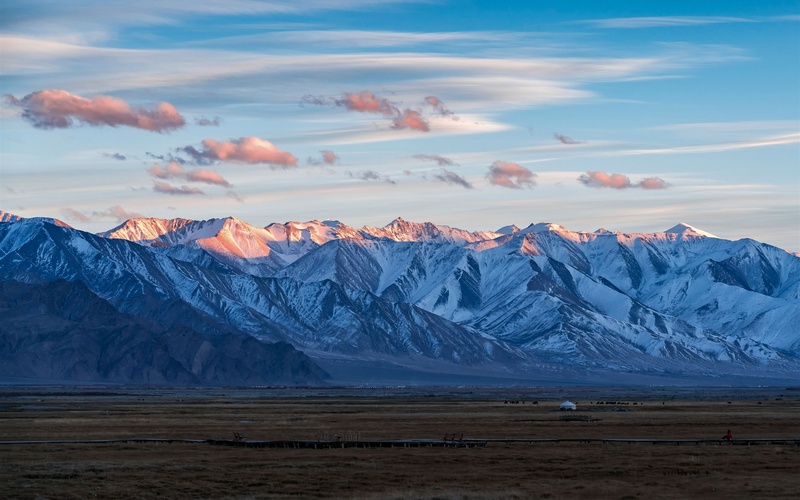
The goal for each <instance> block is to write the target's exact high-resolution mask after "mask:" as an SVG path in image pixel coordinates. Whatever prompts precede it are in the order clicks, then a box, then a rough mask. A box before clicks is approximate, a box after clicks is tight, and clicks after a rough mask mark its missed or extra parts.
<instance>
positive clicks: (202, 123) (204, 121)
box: [194, 116, 221, 127]
mask: <svg viewBox="0 0 800 500" xmlns="http://www.w3.org/2000/svg"><path fill="white" fill-rule="evenodd" d="M220 123H221V121H220V119H219V116H215V117H214V118H208V117H205V116H198V117H195V119H194V124H195V125H197V126H198V127H219V124H220Z"/></svg>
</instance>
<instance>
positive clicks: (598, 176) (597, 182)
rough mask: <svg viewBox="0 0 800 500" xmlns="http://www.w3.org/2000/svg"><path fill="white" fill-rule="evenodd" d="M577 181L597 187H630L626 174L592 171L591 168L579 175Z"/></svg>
mask: <svg viewBox="0 0 800 500" xmlns="http://www.w3.org/2000/svg"><path fill="white" fill-rule="evenodd" d="M578 181H580V182H581V183H583V184H585V185H587V186H589V187H597V188H604V187H607V188H614V189H625V188H629V187H631V180H630V178H628V176H627V175H622V174H607V173H605V172H592V171H591V170H589V171H588V172H586V173H585V174H583V175H581V176H580V177H579V178H578Z"/></svg>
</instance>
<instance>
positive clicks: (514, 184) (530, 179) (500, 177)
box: [486, 160, 537, 189]
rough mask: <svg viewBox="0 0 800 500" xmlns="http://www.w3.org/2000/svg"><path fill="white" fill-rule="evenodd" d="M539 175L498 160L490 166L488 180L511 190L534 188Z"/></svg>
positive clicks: (514, 164) (512, 163) (511, 163)
mask: <svg viewBox="0 0 800 500" xmlns="http://www.w3.org/2000/svg"><path fill="white" fill-rule="evenodd" d="M536 177H537V175H536V174H534V173H533V172H531V171H530V170H528V169H527V168H525V167H523V166H522V165H519V164H517V163H514V162H510V161H501V160H497V161H496V162H494V163H492V164H491V166H489V173H488V174H486V178H487V179H489V183H490V184H494V185H495V186H503V187H507V188H511V189H522V188H523V187H527V188H532V187H534V186H535V185H536Z"/></svg>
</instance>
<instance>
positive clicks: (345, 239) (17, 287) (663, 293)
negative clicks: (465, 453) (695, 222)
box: [0, 212, 800, 385]
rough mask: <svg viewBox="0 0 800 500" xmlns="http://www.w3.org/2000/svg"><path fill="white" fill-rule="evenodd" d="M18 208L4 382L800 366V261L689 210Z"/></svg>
mask: <svg viewBox="0 0 800 500" xmlns="http://www.w3.org/2000/svg"><path fill="white" fill-rule="evenodd" d="M0 221H2V223H0V284H1V285H2V290H3V300H2V301H1V302H0V317H2V318H3V321H2V323H3V326H2V327H1V328H0V336H2V340H1V342H2V344H0V359H3V360H4V363H3V366H4V367H3V369H2V371H0V376H4V377H21V378H28V379H37V378H39V379H45V378H46V379H64V380H98V381H100V380H103V381H120V382H147V383H182V384H183V383H191V384H217V385H230V384H247V385H252V384H260V383H262V384H275V383H280V384H317V383H326V381H327V383H414V382H418V383H422V382H425V383H438V382H442V383H445V382H454V383H461V382H468V381H482V382H487V381H488V382H489V383H492V382H491V381H496V382H497V383H501V382H502V383H536V382H537V381H538V382H541V381H554V382H559V381H560V382H586V383H591V382H598V381H606V382H624V383H629V382H630V383H636V382H637V381H638V382H642V383H649V382H650V381H653V382H655V383H668V382H676V381H677V382H681V383H690V382H693V381H694V382H696V381H705V382H704V383H714V382H715V381H716V382H720V383H724V382H725V381H727V380H734V379H737V380H744V379H747V380H749V381H754V382H755V383H758V382H759V381H764V382H769V381H778V380H796V377H797V375H798V373H800V257H798V256H797V255H793V254H790V253H789V252H786V251H785V250H782V249H779V248H776V247H772V246H770V245H766V244H763V243H759V242H757V241H754V240H750V239H742V240H738V241H729V240H725V239H721V238H717V237H715V236H714V235H712V234H710V233H708V232H705V231H702V230H700V229H697V228H694V227H692V226H690V225H687V224H678V225H676V226H674V227H672V228H670V229H668V230H666V231H664V232H656V233H646V234H638V233H637V234H623V233H618V232H612V231H607V230H603V229H600V230H598V231H595V232H575V231H569V230H567V229H565V228H564V227H562V226H559V225H557V224H548V223H539V224H531V225H530V226H528V227H526V228H519V227H516V226H506V227H503V228H500V229H498V230H497V231H480V232H471V231H466V230H462V229H457V228H452V227H448V226H444V225H436V224H433V223H430V222H424V223H416V222H409V221H405V220H403V219H401V218H398V219H396V220H394V221H392V222H391V223H389V224H388V225H386V226H385V227H380V228H376V227H362V228H353V227H349V226H347V225H345V224H343V223H341V222H339V221H310V222H304V223H298V222H288V223H285V224H270V225H268V226H266V227H263V228H261V227H255V226H252V225H250V224H248V223H246V222H244V221H241V220H238V219H235V218H233V217H228V218H224V219H211V220H205V221H193V220H188V219H170V220H165V219H150V218H138V219H130V220H128V221H126V222H125V223H123V224H121V225H120V226H118V227H116V228H113V229H111V230H109V231H106V232H103V233H99V234H91V233H87V232H83V231H79V230H77V229H74V228H71V227H70V226H69V225H67V224H65V223H63V222H61V221H58V220H57V219H46V218H35V219H23V218H19V217H15V216H13V215H10V214H7V213H4V212H0ZM75 304H83V305H80V306H76V305H75ZM64 346H72V348H67V347H64ZM79 346H83V347H79ZM131 346H134V347H135V348H134V347H131ZM201 351H202V352H201ZM86 353H89V354H91V356H89V355H88V354H86ZM87 356H88V357H87ZM197 360H201V361H197ZM137 363H138V365H137Z"/></svg>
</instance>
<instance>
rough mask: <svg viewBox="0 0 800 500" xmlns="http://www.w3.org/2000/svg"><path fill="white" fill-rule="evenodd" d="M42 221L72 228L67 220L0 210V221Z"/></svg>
mask: <svg viewBox="0 0 800 500" xmlns="http://www.w3.org/2000/svg"><path fill="white" fill-rule="evenodd" d="M23 220H24V221H41V222H46V223H48V224H55V225H56V226H61V227H68V228H70V229H72V226H70V225H69V224H67V223H66V222H64V221H62V220H59V219H56V218H53V217H21V216H19V215H14V214H10V213H8V212H4V211H3V210H0V222H18V221H23Z"/></svg>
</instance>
